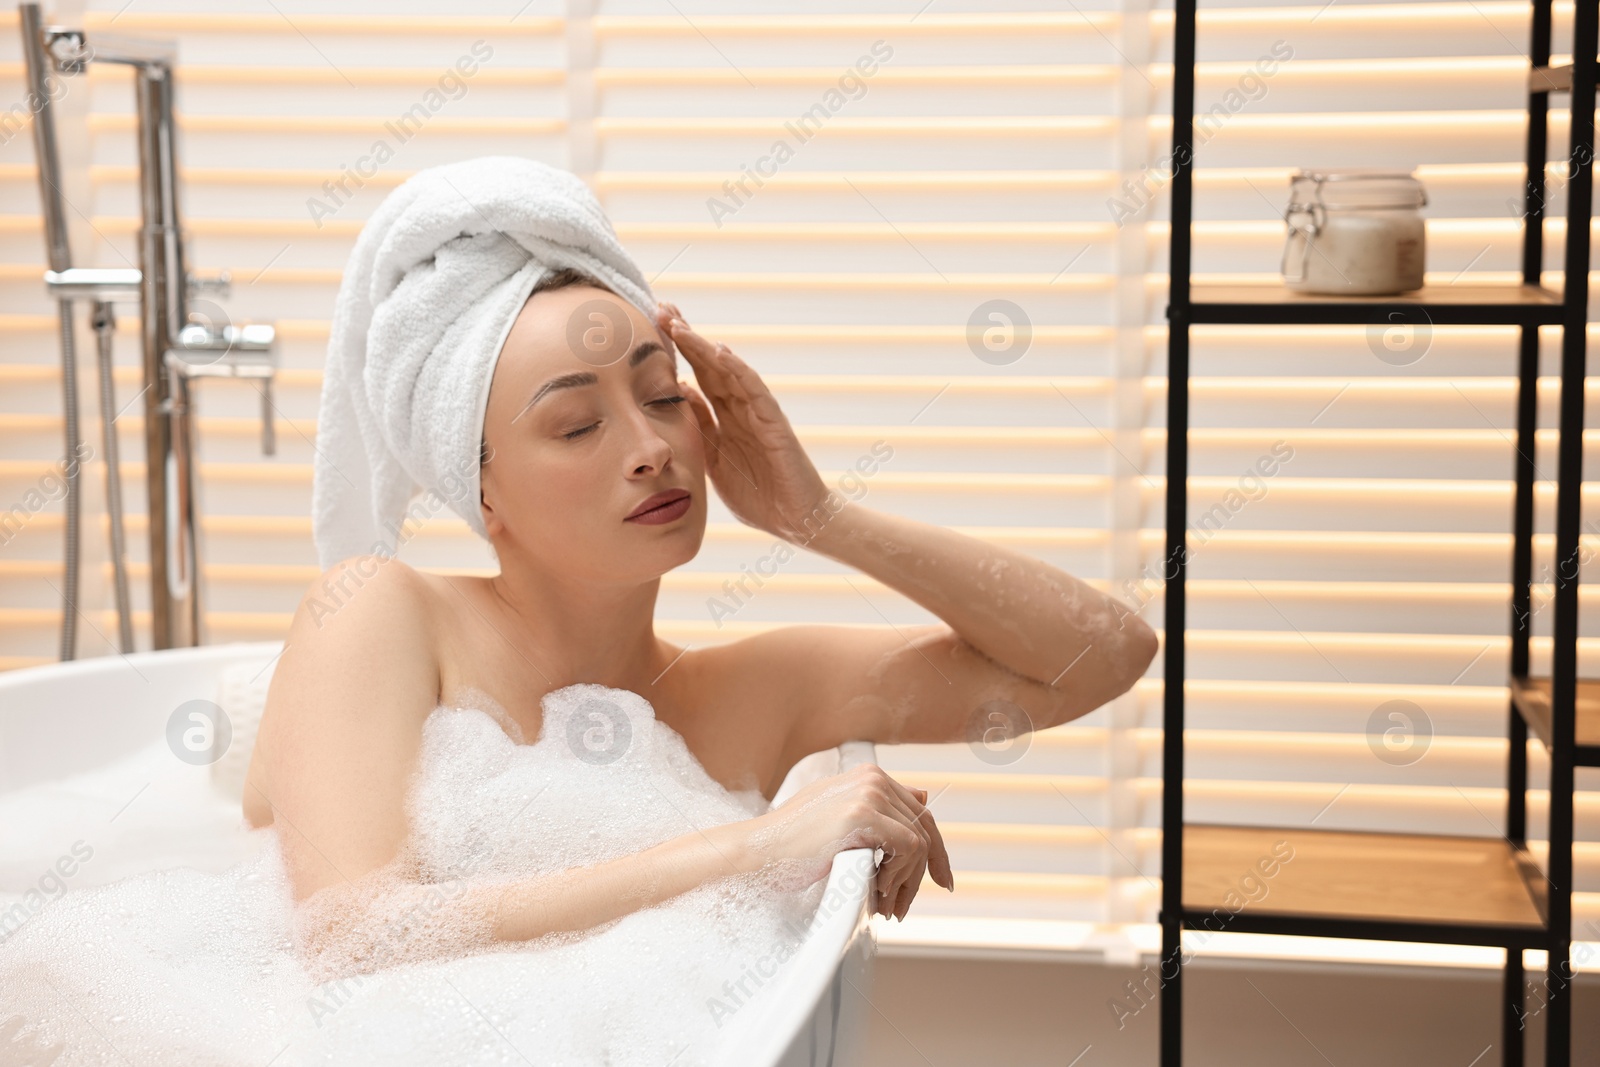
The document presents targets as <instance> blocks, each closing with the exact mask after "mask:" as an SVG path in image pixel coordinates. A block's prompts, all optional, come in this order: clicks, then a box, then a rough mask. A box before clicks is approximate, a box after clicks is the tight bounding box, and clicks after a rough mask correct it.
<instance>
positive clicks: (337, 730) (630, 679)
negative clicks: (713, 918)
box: [244, 270, 1157, 941]
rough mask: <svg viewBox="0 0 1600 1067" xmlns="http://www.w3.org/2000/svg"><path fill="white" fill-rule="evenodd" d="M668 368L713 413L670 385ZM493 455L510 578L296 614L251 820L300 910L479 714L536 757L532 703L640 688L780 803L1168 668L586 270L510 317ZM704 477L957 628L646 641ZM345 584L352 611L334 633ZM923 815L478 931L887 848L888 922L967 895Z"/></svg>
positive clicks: (1124, 631)
mask: <svg viewBox="0 0 1600 1067" xmlns="http://www.w3.org/2000/svg"><path fill="white" fill-rule="evenodd" d="M597 301H598V302H599V303H598V304H597V303H596V302H597ZM597 309H598V313H599V319H596V320H595V321H600V320H609V321H611V322H613V323H620V322H623V321H625V322H626V323H628V324H629V327H630V329H631V334H632V337H631V343H629V344H627V345H623V346H620V347H618V346H617V341H616V339H615V338H612V339H610V340H609V341H608V342H607V343H608V345H610V346H611V347H609V348H608V349H607V351H608V352H610V353H612V354H611V355H608V356H607V358H605V359H597V358H595V355H594V353H593V352H585V351H579V350H576V349H574V347H573V346H572V345H571V344H570V343H569V340H568V339H569V337H571V336H574V334H573V332H572V330H571V329H570V327H571V326H572V324H573V321H574V318H575V316H576V317H579V318H585V319H586V318H587V317H589V316H594V315H596V314H597ZM580 325H581V323H580ZM579 333H580V334H582V331H581V330H580V331H579ZM675 350H676V351H677V352H681V353H682V354H683V355H684V357H685V358H686V359H687V360H688V363H689V365H690V367H691V368H692V369H693V371H694V374H695V379H696V381H697V382H698V383H699V385H700V387H701V388H700V389H696V388H695V387H694V386H691V385H690V384H688V383H687V382H686V381H685V380H683V379H681V378H679V377H678V375H677V372H676V371H677V362H676V358H675V356H674V351H675ZM624 351H625V358H622V356H623V354H624ZM701 390H703V392H702V391H701ZM483 449H484V457H485V461H484V463H483V465H482V468H481V472H480V479H481V509H482V516H483V522H484V526H485V528H486V529H487V531H488V534H489V538H490V542H491V544H492V546H493V549H494V553H495V555H496V557H497V558H498V560H499V565H500V572H499V573H498V574H496V575H494V576H493V577H489V578H477V577H467V576H447V575H435V574H429V573H426V572H423V571H419V570H416V569H413V568H411V567H409V566H407V565H406V564H404V563H402V562H399V561H398V560H393V559H388V558H385V559H381V560H375V559H352V560H346V561H344V562H342V563H340V564H338V565H336V566H334V567H333V568H332V569H331V570H330V571H328V572H327V573H326V574H325V575H324V576H323V577H322V578H320V579H319V580H318V581H317V582H316V583H314V584H313V586H312V587H311V589H310V590H308V592H307V594H306V596H305V598H304V599H303V600H302V602H301V605H300V608H299V610H298V611H297V612H296V615H295V618H294V622H293V625H292V627H291V629H290V632H289V635H288V638H287V642H286V651H285V653H284V654H283V656H282V658H281V660H280V661H279V662H278V665H277V667H276V673H275V675H274V677H273V680H272V685H271V689H270V692H269V696H268V700H267V705H266V710H265V713H264V715H263V719H262V722H261V726H260V733H259V736H258V739H257V743H256V747H255V750H254V755H253V758H252V761H251V765H250V769H249V774H248V779H247V783H246V787H245V797H244V800H245V811H246V815H247V817H248V819H249V820H250V822H251V823H252V824H253V825H254V826H257V827H260V826H265V825H268V824H273V823H276V824H277V826H278V828H279V833H280V836H281V838H282V840H283V847H284V854H285V862H286V865H287V868H288V871H289V874H290V877H291V880H292V884H293V890H294V896H295V899H296V900H297V901H305V900H306V899H307V898H309V897H311V896H312V895H313V894H316V893H318V892H319V891H322V890H329V891H330V892H331V893H334V894H336V893H337V892H338V891H339V888H338V887H341V886H348V885H350V884H353V883H354V882H355V881H356V880H357V879H359V878H361V877H362V876H363V875H365V874H368V873H369V872H373V871H375V870H378V869H380V868H383V867H385V865H387V864H391V863H392V862H393V861H394V859H395V857H396V855H397V853H398V852H399V850H400V849H401V847H402V844H403V842H404V840H405V838H406V835H407V832H408V826H407V823H406V819H405V815H404V803H403V801H404V796H405V791H406V786H407V782H408V778H409V775H410V774H411V772H412V769H413V768H414V767H415V765H416V762H417V759H418V750H419V745H420V743H421V740H420V739H421V736H422V727H423V723H424V720H425V719H426V718H427V716H428V715H429V713H430V712H431V711H432V710H433V709H435V708H436V707H437V706H439V705H441V704H451V705H454V704H456V703H457V702H461V701H466V700H468V699H470V697H471V695H472V694H474V693H483V694H487V695H488V696H489V697H490V698H491V699H492V700H493V701H494V702H495V703H497V704H498V705H499V706H500V707H502V708H503V709H505V714H506V715H507V716H509V717H510V719H511V720H512V724H510V725H513V726H514V727H515V728H516V729H517V730H520V733H521V734H522V735H523V736H525V737H529V738H532V737H537V736H538V735H539V734H540V727H541V722H540V700H541V697H542V696H543V695H546V694H549V693H552V692H554V691H557V690H560V689H562V688H563V687H566V686H569V685H572V684H574V683H580V682H587V683H598V684H601V685H605V686H609V687H614V688H617V689H623V690H628V691H631V692H633V693H637V694H639V695H641V696H643V697H645V698H646V699H647V700H648V702H649V704H650V705H651V706H652V707H653V708H654V710H655V714H656V717H657V718H658V719H659V720H660V721H661V722H663V723H665V724H666V725H668V726H670V727H671V728H672V729H673V730H675V731H676V732H677V733H678V734H680V735H681V736H682V738H683V740H684V742H685V743H686V745H687V746H688V748H689V750H690V751H691V752H692V753H693V755H694V757H695V758H697V759H698V760H699V762H700V763H701V765H702V766H703V767H704V769H705V771H706V772H707V773H708V774H709V775H710V776H711V777H712V778H714V779H715V780H716V781H718V782H720V783H721V784H722V785H724V786H725V787H726V788H727V789H729V790H749V789H754V790H759V792H760V795H761V796H762V797H764V798H766V799H767V800H770V799H771V798H772V796H773V795H774V793H775V791H776V790H777V788H778V786H779V784H780V783H781V782H782V781H783V780H784V777H785V775H786V774H787V773H788V771H789V769H790V768H791V767H792V766H793V765H794V764H795V763H796V762H797V761H798V760H799V759H801V758H802V757H804V756H805V755H807V754H808V753H812V752H818V751H821V750H824V749H828V748H831V747H833V746H835V745H838V744H840V743H841V742H843V741H846V740H851V739H866V740H871V741H876V742H880V743H883V744H897V743H905V742H924V743H928V742H951V743H953V742H961V741H975V740H978V739H979V738H980V736H983V735H985V732H986V731H989V732H991V735H992V731H993V730H994V729H995V728H996V727H998V728H999V729H1001V731H1002V732H1004V733H1006V734H1011V735H1014V734H1016V733H1019V732H1023V731H1026V730H1032V729H1044V728H1048V727H1051V726H1055V725H1058V724H1060V723H1063V722H1067V721H1069V720H1071V719H1074V718H1077V717H1078V716H1080V715H1083V714H1085V713H1087V712H1089V711H1091V710H1093V709H1094V708H1096V707H1099V706H1100V705H1101V704H1103V703H1105V702H1106V701H1108V700H1110V699H1112V698H1113V697H1115V696H1117V695H1118V694H1120V693H1123V692H1124V691H1126V690H1127V689H1128V688H1129V687H1130V686H1131V685H1132V684H1133V683H1134V681H1135V680H1136V679H1138V678H1139V676H1140V675H1141V674H1142V673H1143V672H1144V670H1145V668H1146V667H1147V665H1148V664H1149V662H1150V660H1151V658H1152V657H1153V655H1154V653H1155V650H1156V644H1157V642H1156V638H1155V635H1154V633H1153V632H1152V631H1151V629H1150V628H1149V627H1148V626H1147V625H1145V624H1144V623H1143V622H1142V621H1140V620H1139V619H1138V618H1137V617H1136V616H1135V615H1134V614H1133V613H1132V612H1131V610H1130V609H1128V608H1127V607H1126V606H1124V605H1123V604H1122V603H1121V602H1119V601H1117V600H1116V599H1114V598H1112V597H1109V596H1107V595H1104V594H1102V593H1099V592H1097V591H1095V590H1094V589H1092V588H1090V587H1089V586H1088V585H1086V584H1085V583H1084V582H1082V581H1080V580H1078V579H1077V578H1074V577H1073V576H1071V575H1069V574H1067V573H1065V572H1063V571H1061V570H1059V569H1057V568H1056V567H1053V566H1050V565H1049V564H1046V563H1043V562H1041V561H1039V560H1036V559H1032V558H1029V557H1027V556H1025V555H1023V554H1021V553H1018V552H1015V551H1011V550H1009V549H1005V548H1001V547H998V546H994V545H991V544H988V543H986V542H983V541H979V540H976V539H974V538H971V537H967V536H964V535H962V534H959V533H956V532H953V531H950V530H946V529H942V528H939V527H936V526H930V525H927V524H924V523H920V522H916V521H913V520H910V519H905V518H900V517H896V516H893V515H889V514H885V513H883V512H879V511H876V510H873V509H871V508H868V507H867V506H865V505H864V504H862V503H859V502H849V501H844V500H842V499H841V498H840V496H839V494H837V493H830V492H829V490H828V488H827V486H826V485H825V484H824V482H823V480H822V478H821V477H820V476H819V475H818V473H817V470H816V468H815V467H814V466H813V465H812V463H811V461H810V460H809V459H808V457H807V456H806V453H805V451H804V449H803V448H802V447H801V445H800V443H799V442H798V440H797V439H796V437H795V435H794V432H793V430H792V429H791V428H790V425H789V422H788V420H787V419H786V418H785V417H784V415H783V412H782V411H781V410H780V409H779V406H778V404H777V402H776V401H775V400H774V398H773V396H772V393H771V392H770V391H769V390H768V389H767V387H766V385H765V384H764V383H763V382H762V380H761V378H760V377H759V376H758V375H757V374H756V373H755V372H754V371H753V370H752V369H751V368H750V367H749V366H748V365H747V364H746V363H745V362H744V361H743V360H741V359H740V358H739V357H738V356H736V355H735V354H734V353H733V352H732V351H730V350H729V349H728V347H727V346H726V345H721V344H717V343H714V342H713V341H711V340H709V339H707V338H705V337H702V336H701V335H700V334H698V333H696V332H695V331H694V330H693V329H692V328H691V327H690V326H689V325H688V324H687V323H685V322H684V321H683V318H682V315H681V313H680V312H679V311H678V309H677V307H676V306H675V305H672V304H664V305H661V306H660V308H659V310H658V312H657V317H656V320H655V321H654V322H652V321H649V319H648V318H647V317H646V316H645V315H644V314H643V313H642V312H641V311H640V310H639V308H638V307H637V306H635V304H634V303H631V302H629V301H628V300H624V299H621V298H619V297H618V296H617V295H616V294H615V293H613V292H612V291H611V290H610V289H609V288H607V287H605V286H603V285H602V284H601V283H600V282H599V281H598V280H596V279H594V278H590V277H586V276H585V275H584V274H582V273H581V272H577V271H572V270H566V271H559V272H556V273H554V274H552V275H550V276H548V277H547V278H546V279H545V281H544V282H543V283H542V284H541V285H539V286H538V287H537V288H536V289H535V290H534V295H533V296H532V297H531V298H530V299H528V300H527V302H526V304H524V305H523V307H522V309H521V311H520V313H518V314H517V317H516V319H515V322H514V325H512V327H511V329H510V333H509V334H508V335H507V337H506V340H505V344H504V348H503V350H502V353H501V356H500V358H499V361H498V363H497V364H496V365H495V368H494V371H493V378H492V383H491V386H490V391H489V398H488V404H487V409H486V412H485V415H484V425H483ZM707 475H709V476H710V481H711V484H712V485H713V486H714V487H715V488H716V490H717V492H718V493H719V494H720V496H721V498H722V499H723V501H724V502H725V504H726V505H727V507H728V508H729V510H730V511H732V512H733V514H734V515H735V516H737V517H738V518H739V519H740V520H741V521H742V522H744V523H746V524H748V525H750V526H753V527H755V528H757V529H760V530H763V531H765V532H767V533H769V534H771V535H773V536H774V537H778V538H782V539H783V540H784V541H786V542H788V543H790V544H793V545H804V546H805V547H807V548H809V549H810V550H812V551H814V552H818V553H821V554H823V555H826V556H828V557H830V558H832V559H834V560H837V561H839V562H840V563H843V564H846V565H848V566H850V567H853V568H855V569H856V570H858V571H860V572H862V573H863V574H866V575H868V576H870V577H872V578H874V579H877V580H878V581H880V582H882V583H883V584H884V585H886V586H888V587H890V588H892V589H896V590H898V591H900V592H901V593H903V594H905V595H906V596H907V597H910V598H911V599H913V600H915V601H916V602H917V603H919V604H921V605H922V606H924V607H925V608H927V609H928V610H929V611H931V612H933V613H934V614H936V615H937V616H938V617H939V618H940V619H942V620H943V622H942V623H935V624H929V625H921V626H898V627H897V626H889V627H886V628H883V629H881V630H879V629H867V628H855V627H845V626H824V625H805V626H788V627H782V628H777V629H773V630H770V631H767V632H764V633H761V634H759V635H755V636H751V637H746V638H743V639H740V640H735V641H731V642H729V643H726V644H721V645H716V646H711V647H691V648H678V647H676V646H674V645H672V644H670V643H669V642H667V641H664V640H662V639H661V638H659V637H657V636H656V634H655V631H654V626H653V620H654V609H655V602H656V595H657V591H658V589H659V587H660V580H661V576H662V575H663V574H665V573H666V572H668V571H670V570H672V569H673V568H674V567H677V566H679V565H681V564H684V563H687V562H689V561H690V560H692V559H693V558H694V557H695V555H696V554H697V553H698V552H699V550H700V546H701V541H702V539H703V537H704V534H705V524H706V513H707V504H708V500H707V486H706V481H707ZM329 589H340V590H343V591H344V592H345V594H346V595H345V596H344V597H342V599H341V601H340V606H339V608H338V610H337V611H335V612H333V613H331V614H329V613H328V612H327V611H326V610H325V606H326V600H325V596H326V593H327V591H328V590H329ZM319 605H320V606H321V607H320V608H319ZM997 707H998V708H1010V709H1015V710H1012V711H1011V712H1010V713H1009V714H1008V715H1003V716H1002V719H1003V720H1005V721H1000V722H998V723H997V722H996V721H995V719H994V718H993V715H992V713H991V712H989V711H988V710H987V709H993V708H997ZM927 803H928V796H927V793H926V792H925V791H924V790H921V789H917V788H911V787H907V786H905V785H902V784H901V783H899V782H897V781H895V780H894V779H893V778H891V777H890V776H889V775H888V774H886V773H885V772H883V771H882V770H880V769H878V768H876V767H868V768H862V769H859V770H857V771H853V772H851V773H848V774H846V775H843V776H838V777H836V778H832V779H825V780H823V781H821V782H818V783H814V784H812V785H810V786H808V787H807V788H805V789H802V790H801V791H800V792H799V793H798V794H797V795H795V796H794V797H793V798H791V799H790V800H789V801H788V802H787V803H785V804H783V805H782V806H780V807H777V808H775V809H772V810H770V811H768V812H766V813H765V814H762V815H759V816H757V817H755V818H751V819H748V820H743V821H736V822H732V823H729V824H726V825H721V826H715V827H710V828H705V829H703V830H694V831H690V832H686V833H684V834H682V835H681V836H679V837H676V838H673V839H670V840H667V841H665V842H663V843H661V844H659V845H657V846H655V847H652V848H649V849H646V850H644V851H642V852H638V853H635V854H630V855H626V856H623V857H621V858H618V859H615V860H612V861H610V862H606V863H601V864H597V865H593V866H589V867H580V868H575V869H572V870H568V871H564V872H562V873H561V874H559V875H558V876H553V877H549V878H543V879H539V880H536V881H524V882H521V883H513V884H511V885H509V886H501V887H498V888H496V889H494V890H492V891H490V890H485V891H484V892H485V893H488V892H492V893H493V894H494V895H493V896H492V897H490V896H483V895H479V896H478V897H475V898H473V899H472V903H471V907H474V908H476V909H477V911H476V914H477V915H479V916H480V918H481V919H482V920H483V921H484V922H486V923H488V924H489V930H488V934H489V936H490V937H491V938H492V939H493V940H499V941H516V940H526V939H530V938H536V937H542V936H545V935H548V934H552V933H560V932H563V931H582V930H587V929H590V928H592V927H596V926H599V925H601V924H605V923H608V922H610V921H611V920H614V919H617V918H618V917H620V916H623V915H626V914H628V913H630V912H632V911H635V910H637V909H642V908H648V907H650V906H652V905H654V904H658V903H661V902H663V901H666V900H669V899H670V898H672V897H675V896H677V895H678V894H681V893H683V892H685V891H686V890H689V889H691V888H693V887H695V886H697V885H700V884H701V883H703V882H706V881H707V880H708V879H712V878H714V877H717V876H720V875H722V874H726V873H729V872H730V870H732V871H745V872H747V871H755V870H758V869H760V868H762V867H764V866H765V865H768V864H774V863H783V862H789V863H801V864H807V865H809V869H811V870H813V871H814V872H825V871H826V869H827V866H826V864H827V861H828V860H829V859H831V857H832V856H833V855H834V853H836V852H838V851H839V850H841V849H845V848H853V847H861V846H867V847H874V848H877V847H881V848H882V849H883V852H884V859H883V862H882V864H881V866H880V868H879V870H878V874H877V883H876V888H875V900H874V905H875V907H876V909H877V911H878V912H879V913H880V914H883V915H885V916H887V915H894V916H896V917H897V918H904V916H905V914H906V912H907V909H908V908H909V907H910V905H911V902H912V900H913V899H914V898H915V896H916V893H917V890H918V888H919V887H920V885H921V881H922V877H923V873H924V871H925V870H927V871H929V872H930V873H931V875H932V877H933V879H934V881H935V882H937V883H938V884H939V885H941V886H944V887H945V888H946V889H953V888H954V880H953V878H952V875H951V871H950V865H949V859H948V857H947V855H946V852H945V848H944V845H943V842H942V841H941V840H940V836H939V831H938V828H937V826H936V825H935V823H934V819H933V816H932V814H931V812H930V811H929V810H928V807H927Z"/></svg>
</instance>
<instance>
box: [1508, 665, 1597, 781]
mask: <svg viewBox="0 0 1600 1067" xmlns="http://www.w3.org/2000/svg"><path fill="white" fill-rule="evenodd" d="M1511 699H1512V702H1513V703H1515V704H1516V707H1517V710H1518V711H1520V712H1521V713H1522V719H1523V721H1524V722H1526V723H1527V724H1528V728H1529V729H1530V730H1531V731H1533V735H1534V736H1535V737H1537V738H1538V739H1539V740H1540V741H1543V742H1544V747H1545V748H1546V749H1548V748H1549V747H1550V679H1549V678H1547V677H1543V678H1541V677H1534V678H1513V679H1511ZM1577 704H1578V707H1577V722H1576V724H1575V725H1576V731H1575V734H1574V736H1575V739H1576V742H1577V751H1576V756H1577V763H1578V764H1579V765H1580V766H1585V767H1593V766H1600V678H1579V679H1578V701H1577Z"/></svg>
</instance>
